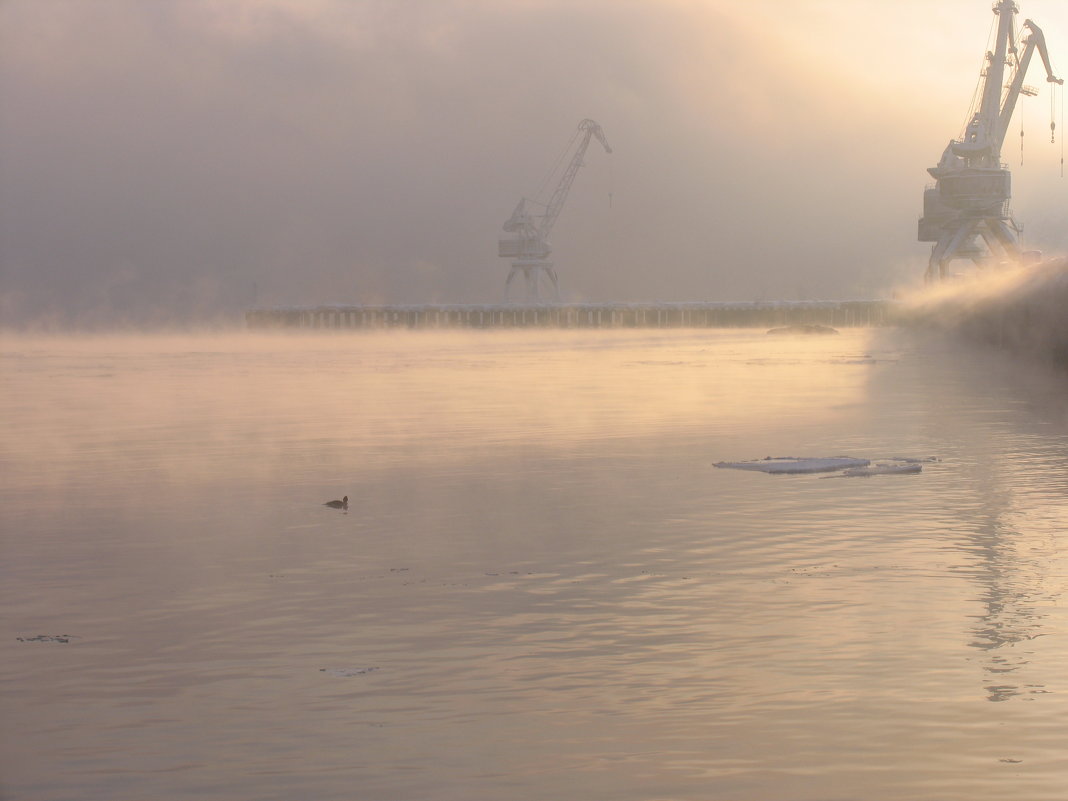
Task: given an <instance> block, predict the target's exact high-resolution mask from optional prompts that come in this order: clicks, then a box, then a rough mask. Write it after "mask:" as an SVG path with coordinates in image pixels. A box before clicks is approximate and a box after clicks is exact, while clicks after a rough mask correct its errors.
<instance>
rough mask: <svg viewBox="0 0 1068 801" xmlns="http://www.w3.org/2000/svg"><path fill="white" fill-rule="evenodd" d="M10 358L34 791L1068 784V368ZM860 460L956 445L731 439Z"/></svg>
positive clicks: (1003, 361)
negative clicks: (893, 469)
mask: <svg viewBox="0 0 1068 801" xmlns="http://www.w3.org/2000/svg"><path fill="white" fill-rule="evenodd" d="M2 357H3V361H2V373H0V380H2V383H3V386H2V390H3V391H2V393H0V419H2V420H3V421H4V422H3V433H2V435H0V436H2V439H0V467H2V472H3V477H2V479H0V523H2V528H3V535H2V536H3V541H2V586H0V594H2V595H0V601H2V607H0V615H2V619H0V641H2V643H3V654H4V658H3V661H2V663H0V689H2V699H3V700H2V708H0V718H2V723H0V726H2V730H3V739H2V754H0V769H2V773H0V788H2V789H0V796H2V797H3V798H4V799H5V800H7V801H22V800H23V799H33V801H59V799H78V801H93V800H95V799H100V800H101V801H105V800H106V801H135V800H137V801H140V800H141V799H149V798H152V799H175V798H197V799H219V800H220V801H221V800H222V799H226V800H227V801H234V800H235V799H238V800H240V799H249V800H250V801H251V800H252V799H256V800H257V801H262V800H264V799H279V800H281V799H285V800H286V801H291V800H292V799H299V798H304V799H316V800H317V801H326V800H329V799H361V800H362V799H371V800H378V799H396V800H397V801H411V800H413V799H431V800H433V801H439V800H441V801H444V800H446V799H448V800H449V801H453V800H455V801H460V800H461V799H463V800H464V801H470V800H472V799H474V800H475V801H481V800H483V799H484V800H485V801H501V800H502V799H509V800H511V799H524V800H525V799H531V800H532V801H533V800H534V799H539V800H540V799H548V798H561V799H605V800H606V801H608V800H609V799H611V800H612V801H617V800H618V801H626V800H627V799H635V800H636V801H637V800H641V801H651V800H653V799H687V800H690V799H693V800H694V801H697V800H698V799H700V800H702V801H706V800H708V799H723V800H724V801H739V800H742V801H756V800H758V799H759V800H767V801H784V800H790V799H797V800H798V801H800V800H806V801H816V799H819V800H820V801H832V800H834V801H838V800H844V799H863V800H864V801H873V800H875V799H926V800H929V801H937V800H938V799H969V801H983V800H984V799H999V801H1000V799H1003V798H1005V797H1006V796H1011V797H1015V798H1020V799H1028V800H1029V801H1043V800H1045V799H1058V801H1063V799H1065V798H1066V797H1068V790H1066V788H1068V745H1066V744H1068V670H1066V666H1068V613H1066V610H1065V590H1066V588H1068V557H1066V545H1068V540H1066V537H1068V534H1066V530H1065V529H1066V524H1068V377H1066V376H1064V375H1059V374H1056V373H1054V372H1051V371H1046V370H1045V369H1044V368H1041V367H1033V368H1032V367H1027V366H1024V365H1022V364H1020V363H1018V362H1014V361H1013V360H1010V359H1008V358H1007V357H1005V356H1003V355H1002V354H999V353H992V352H985V351H980V350H968V349H966V348H963V347H958V346H954V345H952V344H949V343H947V342H944V341H937V340H933V339H929V340H923V339H912V338H908V337H906V336H904V335H903V334H901V333H900V332H895V331H889V330H845V331H843V332H842V333H841V334H840V335H839V336H827V337H808V338H797V339H781V338H777V337H769V336H767V335H766V334H764V333H763V332H762V331H749V330H733V331H633V330H632V331H582V332H560V331H511V332H505V331H494V332H411V333H383V334H338V335H330V334H325V333H324V334H316V335H312V334H308V335H298V334H295V333H294V334H279V335H274V336H266V335H252V334H246V333H226V334H200V335H190V336H185V335H183V336H177V335H175V336H163V335H154V336H143V337H134V336H128V337H124V336H115V337H90V338H81V339H79V338H73V337H70V338H63V337H52V338H33V337H22V336H8V337H6V338H5V340H4V341H3V345H2ZM837 455H847V456H856V457H861V458H867V459H872V460H879V459H888V458H894V457H909V458H918V459H929V460H931V461H926V462H924V463H923V472H922V473H919V474H913V475H882V476H874V477H870V478H850V477H841V476H839V475H836V474H829V476H828V475H767V474H763V473H755V472H747V471H738V470H730V469H720V468H717V467H715V466H714V465H715V463H716V462H719V461H724V460H728V461H729V460H744V459H754V458H762V457H765V456H837ZM343 495H347V496H348V497H349V502H350V505H349V508H348V509H347V510H335V509H331V508H329V507H326V506H323V502H324V501H327V500H330V499H333V498H340V497H342V496H343Z"/></svg>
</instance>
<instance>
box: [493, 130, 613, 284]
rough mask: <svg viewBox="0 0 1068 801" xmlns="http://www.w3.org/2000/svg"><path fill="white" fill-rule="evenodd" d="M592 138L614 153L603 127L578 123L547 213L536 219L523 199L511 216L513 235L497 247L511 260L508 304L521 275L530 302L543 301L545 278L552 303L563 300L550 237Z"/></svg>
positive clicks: (509, 229) (508, 229) (506, 227)
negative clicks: (541, 285) (540, 284)
mask: <svg viewBox="0 0 1068 801" xmlns="http://www.w3.org/2000/svg"><path fill="white" fill-rule="evenodd" d="M593 137H597V141H599V142H600V143H601V145H603V146H604V150H605V152H606V153H611V152H612V148H611V147H609V145H608V140H607V139H605V136H604V131H603V130H602V129H601V126H600V125H598V124H597V123H596V122H594V121H593V120H590V119H586V120H583V121H582V122H580V123H579V126H578V131H577V132H576V133H575V135H574V136H573V137H572V139H571V143H570V144H569V145H568V150H569V151H570V150H571V148H574V154H573V155H572V157H571V160H570V162H569V163H568V165H567V168H566V169H565V170H564V174H563V175H562V176H561V178H560V182H559V183H558V184H557V186H556V190H555V191H554V192H553V194H552V197H551V198H549V202H548V203H547V204H546V205H545V212H544V213H543V214H541V215H537V216H535V215H533V214H531V213H530V210H529V209H528V207H527V206H528V204H529V203H530V202H531V201H529V200H528V199H527V198H525V197H524V198H522V199H521V200H520V201H519V203H518V205H516V207H515V211H513V212H512V216H511V217H509V218H508V220H507V222H505V224H504V230H505V231H506V232H507V233H509V234H512V236H508V237H501V239H500V241H499V243H498V255H499V256H501V257H502V258H510V259H512V269H511V270H510V271H509V273H508V280H507V281H505V284H504V297H505V300H508V289H509V287H510V286H511V285H512V280H513V279H514V278H515V277H516V275H519V274H522V275H523V279H524V281H525V283H526V300H527V302H532V301H533V302H536V301H538V300H539V299H540V298H539V292H538V281H539V279H540V278H541V277H542V276H543V275H544V276H545V277H547V278H548V279H549V281H550V282H551V284H552V289H553V300H559V299H560V283H559V281H558V280H557V277H556V270H555V269H553V263H552V262H551V261H549V255H550V254H551V253H552V246H551V245H550V244H549V233H550V232H551V231H552V229H553V226H554V225H555V224H556V218H557V217H559V216H560V211H561V210H562V209H563V208H564V202H565V201H566V200H567V195H568V193H569V192H570V191H571V184H572V183H574V181H575V176H576V175H577V174H578V171H579V167H581V166H582V165H583V160H582V158H583V156H584V155H585V154H586V148H587V147H589V144H590V139H592V138H593Z"/></svg>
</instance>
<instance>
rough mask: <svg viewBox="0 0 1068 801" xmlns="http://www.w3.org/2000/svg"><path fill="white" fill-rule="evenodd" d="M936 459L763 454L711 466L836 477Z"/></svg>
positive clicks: (917, 467)
mask: <svg viewBox="0 0 1068 801" xmlns="http://www.w3.org/2000/svg"><path fill="white" fill-rule="evenodd" d="M937 461H939V459H938V458H936V457H934V456H929V457H924V458H916V457H909V456H892V457H889V458H886V459H882V460H880V461H877V462H875V463H872V461H871V460H870V459H859V458H857V457H854V456H765V457H764V458H763V459H751V460H749V461H744V462H716V463H715V464H714V465H713V466H714V467H726V468H730V469H732V470H756V471H758V472H761V473H779V474H782V473H838V474H839V475H838V476H824V478H839V477H846V476H885V475H906V474H910V473H921V472H923V463H924V462H937Z"/></svg>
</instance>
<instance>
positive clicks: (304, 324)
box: [245, 300, 896, 329]
mask: <svg viewBox="0 0 1068 801" xmlns="http://www.w3.org/2000/svg"><path fill="white" fill-rule="evenodd" d="M895 317H896V315H895V304H894V303H893V301H886V300H854V301H796V302H779V303H760V302H753V303H635V304H612V303H598V304H551V305H550V304H545V305H537V306H530V305H528V306H520V305H511V304H509V305H500V306H445V305H440V306H439V305H435V306H316V307H308V308H293V307H289V308H277V309H253V310H251V311H248V312H246V314H245V321H246V323H247V325H248V327H249V328H257V329H263V328H310V329H381V328H414V329H419V328H759V327H768V328H770V327H776V326H788V325H826V326H832V327H855V326H882V325H893V324H894V323H895Z"/></svg>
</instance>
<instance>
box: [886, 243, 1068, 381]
mask: <svg viewBox="0 0 1068 801" xmlns="http://www.w3.org/2000/svg"><path fill="white" fill-rule="evenodd" d="M905 302H906V318H907V319H910V320H911V321H913V322H915V323H918V324H920V325H923V326H928V327H932V328H935V329H939V330H942V331H946V332H949V333H953V334H958V335H962V336H964V337H966V338H968V339H973V340H977V341H980V342H984V343H987V344H992V345H996V346H998V347H1003V348H1006V349H1010V350H1013V351H1019V352H1021V353H1027V354H1030V355H1032V356H1034V357H1037V358H1038V359H1041V360H1043V361H1053V362H1056V363H1058V364H1062V365H1068V315H1066V314H1065V310H1066V309H1068V258H1060V259H1054V260H1051V261H1047V262H1045V263H1043V264H1041V265H1039V266H1037V267H1024V268H1019V269H1014V270H1006V271H1001V272H991V273H987V274H985V275H982V276H980V277H977V278H973V279H967V280H960V281H953V282H948V283H945V284H941V285H938V286H934V287H928V288H925V289H924V290H921V291H917V292H915V293H913V294H911V295H910V296H909V297H907V298H906V301H905Z"/></svg>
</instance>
